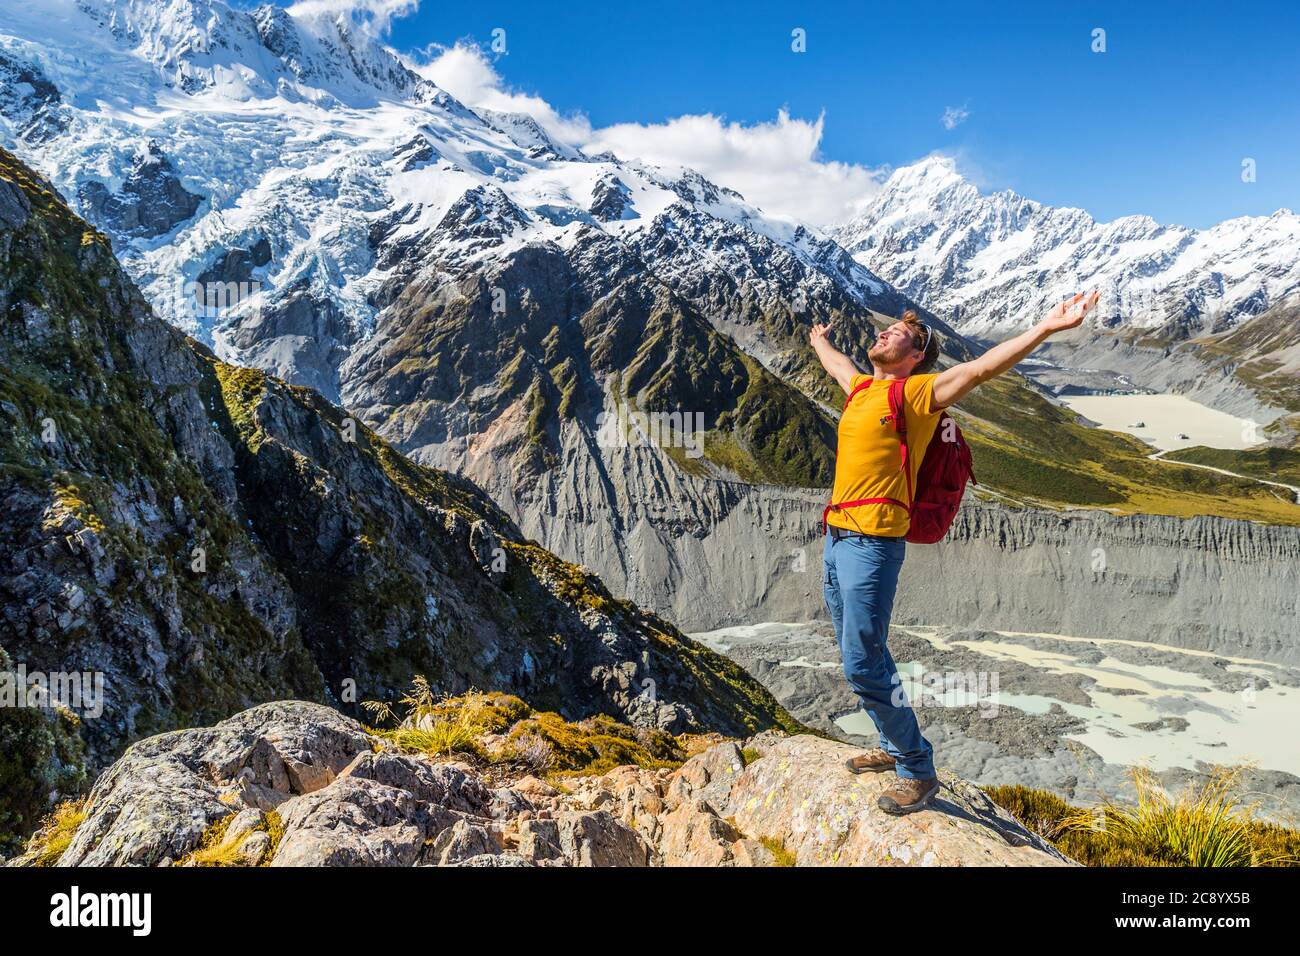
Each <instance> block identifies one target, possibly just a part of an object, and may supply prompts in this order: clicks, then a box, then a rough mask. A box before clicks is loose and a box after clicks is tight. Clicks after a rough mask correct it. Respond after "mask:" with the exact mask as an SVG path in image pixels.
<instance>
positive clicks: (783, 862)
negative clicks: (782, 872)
mask: <svg viewBox="0 0 1300 956" xmlns="http://www.w3.org/2000/svg"><path fill="white" fill-rule="evenodd" d="M758 842H759V843H761V844H763V846H765V847H767V849H768V851H769V852H770V853H771V854H772V856H773V858H774V860H773V863H772V865H773V866H794V865H795V856H794V854H793V853H791V852H790V851H789V850H787V849H786V848H785V841H784V840H782V839H780V838H779V837H770V836H769V837H759V839H758Z"/></svg>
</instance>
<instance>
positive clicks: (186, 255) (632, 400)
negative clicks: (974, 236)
mask: <svg viewBox="0 0 1300 956" xmlns="http://www.w3.org/2000/svg"><path fill="white" fill-rule="evenodd" d="M0 82H2V85H0V142H3V143H4V145H6V146H8V147H10V148H11V149H13V151H14V152H16V153H17V154H19V155H20V156H21V157H23V158H24V159H25V160H27V161H28V162H29V163H30V164H31V165H32V166H34V167H36V168H37V169H39V170H40V171H41V172H42V173H43V174H44V175H46V176H48V177H49V179H50V181H51V182H52V183H53V184H54V186H55V187H56V188H57V189H58V190H59V191H60V192H61V193H62V194H63V195H64V196H66V197H67V198H68V199H69V200H70V202H71V203H72V204H73V205H74V206H75V207H76V208H77V210H78V211H79V212H81V213H82V214H83V215H85V216H86V217H87V218H89V219H90V220H91V221H93V222H94V223H95V224H96V225H97V226H98V227H99V228H101V229H102V230H104V231H105V232H106V233H107V234H108V235H109V236H110V237H111V239H112V242H113V246H114V250H115V252H116V253H117V255H118V257H119V258H120V259H121V261H122V263H123V265H124V266H125V267H126V269H127V271H128V272H129V273H130V274H131V276H132V278H134V279H135V281H136V282H137V284H138V285H139V286H140V287H141V288H142V290H143V291H144V293H145V295H146V296H147V297H148V298H149V299H150V300H151V302H152V303H153V305H154V306H155V308H156V309H157V311H158V312H159V313H160V314H161V315H162V316H163V317H164V318H166V319H168V320H170V321H171V322H173V323H174V324H177V325H179V326H181V327H183V328H185V329H186V330H187V331H190V332H191V333H192V334H194V335H195V336H197V337H199V338H201V339H203V340H205V341H206V342H208V343H209V344H210V345H212V347H213V348H214V350H215V351H216V352H217V354H218V355H219V356H220V357H221V358H223V359H225V360H227V361H230V362H232V363H237V364H243V365H252V366H256V367H258V368H261V369H264V370H267V371H269V372H272V373H273V374H275V375H277V376H280V377H282V378H284V379H286V380H288V381H290V382H292V383H295V384H304V385H309V386H312V387H314V388H316V389H318V390H319V391H321V392H322V393H323V394H324V395H326V396H327V397H329V398H331V399H333V400H335V401H339V402H341V403H342V404H344V405H346V406H347V407H348V408H349V409H351V410H352V411H353V412H354V413H355V414H357V415H359V416H361V417H362V418H363V419H364V420H365V421H366V422H367V423H369V424H370V425H372V426H373V427H375V428H376V429H378V430H379V431H380V432H381V433H382V434H383V435H384V436H385V437H387V438H389V439H390V440H391V441H393V442H394V443H395V444H396V445H397V446H398V447H399V448H400V449H401V450H402V451H404V452H406V453H407V454H408V455H410V456H411V457H413V458H415V459H417V460H418V461H420V462H422V463H425V464H432V465H437V466H440V467H444V468H449V469H452V470H456V471H460V472H462V473H464V474H467V475H469V476H470V477H471V478H473V479H474V480H475V481H477V482H478V483H479V484H480V485H481V486H482V487H483V488H484V489H485V490H486V491H487V492H488V493H489V494H490V495H491V496H492V497H493V498H494V499H495V500H497V501H498V502H499V503H500V504H501V505H502V506H503V507H504V508H505V509H506V510H507V511H508V512H509V513H510V514H511V515H512V516H514V517H515V518H516V519H517V520H518V521H519V523H520V525H521V527H522V528H523V530H524V531H525V533H526V534H528V535H530V536H533V537H535V538H536V539H537V540H538V541H540V542H545V543H549V544H551V545H552V546H553V547H554V549H555V550H557V551H559V552H561V553H563V554H564V556H566V557H568V558H570V559H572V560H575V561H579V562H582V563H585V564H588V565H590V566H591V567H593V568H595V569H596V570H598V571H599V572H600V573H601V575H602V576H603V577H604V578H605V579H606V580H608V581H609V582H610V583H611V585H612V586H613V587H614V588H615V589H616V590H618V591H621V592H622V593H624V594H627V595H629V596H638V597H640V598H642V599H644V601H645V602H646V603H647V604H650V605H652V606H653V607H655V608H656V609H672V610H673V611H674V613H675V614H676V615H678V616H681V617H683V618H684V619H688V620H690V621H692V622H694V623H698V624H705V625H709V624H712V623H715V622H716V621H719V620H723V619H726V618H728V617H729V616H732V615H734V614H736V613H738V612H739V610H740V609H741V608H754V607H759V606H760V605H761V604H762V603H763V602H764V601H776V602H777V603H776V604H775V605H774V608H773V611H772V614H773V615H775V616H780V615H781V614H783V613H786V612H785V611H784V610H781V608H785V607H788V606H789V605H788V604H782V603H781V602H783V601H790V600H795V599H794V598H791V597H790V596H789V595H792V594H795V593H796V592H797V594H798V595H799V597H798V600H800V601H802V600H804V595H805V594H810V593H812V592H811V591H808V589H807V588H805V587H804V585H803V583H802V581H801V580H797V579H790V578H789V575H788V574H786V573H785V569H784V564H788V562H784V558H785V557H786V556H788V553H789V549H790V548H791V547H794V546H795V545H801V544H803V543H805V539H806V537H807V536H808V535H809V534H810V533H813V532H811V531H810V529H811V528H812V526H813V522H812V520H811V517H809V516H812V515H814V513H820V512H819V511H818V510H817V508H816V507H815V503H816V499H819V498H820V496H821V495H820V492H816V493H807V494H808V500H807V501H804V500H803V499H799V501H798V503H797V507H796V506H794V505H792V504H791V499H790V494H791V492H787V491H786V490H782V489H775V490H774V489H771V488H769V487H763V486H769V485H784V486H799V487H809V486H812V487H819V486H823V485H825V484H828V483H829V480H830V469H831V467H832V465H833V455H834V450H833V445H834V425H833V419H832V417H831V416H830V415H829V414H828V413H827V412H826V408H827V407H828V406H829V404H830V403H831V402H832V401H833V398H834V396H833V395H832V394H831V388H832V385H831V384H830V383H829V380H828V379H827V378H826V376H824V375H823V374H821V370H820V368H818V367H816V363H815V360H813V358H812V356H811V353H810V350H809V349H808V345H807V342H808V326H809V323H810V322H812V321H827V320H830V319H834V320H836V336H837V341H839V343H840V344H841V345H842V346H843V347H845V348H848V349H850V350H852V351H854V352H855V353H857V354H861V353H862V352H865V348H866V346H867V344H868V343H869V341H870V339H871V336H872V335H873V322H874V321H876V317H875V316H874V315H873V313H884V314H886V315H891V314H892V315H896V314H898V313H899V312H900V311H901V310H902V309H903V308H906V307H909V306H911V305H912V304H913V303H912V302H911V301H910V300H908V299H906V298H905V297H903V296H900V295H899V294H898V293H897V292H896V291H895V290H894V289H892V288H891V287H890V286H888V285H887V284H886V283H884V282H882V281H881V280H879V279H878V278H877V277H876V276H874V275H872V274H871V272H870V271H869V270H867V269H866V268H864V267H863V266H861V265H860V264H858V263H856V262H854V261H853V259H852V258H851V257H850V256H849V255H848V254H847V253H846V252H845V251H844V249H843V248H841V247H840V246H839V245H838V244H837V243H835V242H834V241H832V240H830V239H828V238H827V237H825V236H822V235H816V234H814V233H811V232H809V231H808V230H806V229H804V228H801V227H798V226H794V225H790V224H788V223H786V222H784V221H781V220H778V219H775V218H773V217H769V216H767V215H765V214H764V213H763V212H762V211H761V210H759V209H757V208H755V207H754V206H752V205H751V204H749V203H747V202H746V201H745V200H744V199H743V197H741V196H740V195H738V194H737V193H735V192H733V191H731V190H728V189H725V188H721V187H719V186H717V185H715V184H713V183H711V182H709V181H708V180H706V179H705V178H703V177H702V176H700V175H699V174H698V173H696V172H694V171H692V170H689V169H683V168H676V169H670V168H663V167H658V166H651V165H648V164H645V163H642V162H638V161H636V159H635V158H632V157H624V158H619V157H615V156H613V155H609V154H602V155H598V156H588V155H584V154H583V153H582V152H580V151H579V150H577V149H575V148H573V147H572V146H571V145H568V144H564V143H559V142H555V141H554V140H553V139H552V138H551V137H550V136H548V135H547V133H546V131H545V130H544V129H543V128H542V127H541V126H540V125H539V124H538V123H537V122H536V121H535V120H534V119H533V118H531V117H529V116H524V115H516V114H503V113H495V112H490V111H486V110H484V111H482V112H475V111H473V110H470V109H468V108H466V107H465V106H464V105H463V104H461V103H460V102H458V101H457V100H456V99H454V98H453V97H451V96H449V95H448V94H447V93H446V92H445V91H443V90H440V89H439V88H438V87H436V86H435V85H434V84H432V83H430V82H429V81H428V80H426V79H423V78H421V77H420V76H419V75H417V74H416V73H415V72H413V71H412V70H410V69H408V67H407V66H406V65H405V64H404V63H403V61H402V59H401V58H400V57H399V56H398V55H397V54H395V53H394V52H392V51H391V50H389V49H387V48H386V47H384V45H383V44H382V43H380V42H378V41H376V40H375V39H374V37H373V36H371V35H370V34H369V33H368V32H367V31H365V30H363V29H360V28H358V27H357V26H356V25H355V24H354V23H353V22H352V21H351V20H350V19H349V18H348V17H346V16H337V15H313V16H307V15H305V14H301V13H293V14H291V13H288V12H286V11H284V10H280V9H278V8H275V7H270V6H264V7H260V8H257V9H253V10H244V9H238V8H234V7H231V6H229V5H227V4H225V3H222V2H220V0H39V2H38V0H0ZM948 346H949V347H950V348H953V349H955V350H956V351H957V352H958V353H960V352H962V351H963V350H964V349H966V347H967V346H966V343H964V342H963V341H962V340H961V339H960V338H956V337H954V338H951V339H949V341H948ZM629 413H635V414H646V413H653V414H658V415H665V416H671V415H673V414H677V415H678V418H677V419H676V422H677V426H676V427H677V432H676V433H673V434H668V435H664V434H663V433H660V432H656V433H655V435H656V437H654V438H651V439H648V438H647V436H646V435H645V434H641V435H640V436H638V435H635V434H634V435H632V440H631V441H613V442H612V443H611V441H610V440H609V439H610V436H611V435H613V434H616V433H617V432H618V431H619V428H621V426H619V427H616V428H614V429H610V428H608V427H607V426H608V416H610V415H612V414H617V415H619V416H623V417H626V416H627V415H628V414H629ZM602 416H605V417H604V418H603V417H602ZM683 416H686V417H683ZM602 422H603V423H604V424H602ZM684 422H690V423H691V425H692V426H693V428H694V431H693V432H692V433H691V434H683V432H684V429H683V428H682V427H681V426H682V424H683V423H684ZM671 427H672V426H671V425H670V428H671ZM706 436H707V440H706ZM623 437H624V438H626V437H627V436H626V435H624V436H623ZM665 439H666V440H665ZM732 514H746V515H748V517H746V518H744V519H742V520H739V521H736V522H732V523H731V524H728V523H727V519H728V516H729V515H732ZM805 518H807V519H808V520H805ZM719 568H726V569H727V574H728V576H729V578H728V580H729V582H731V583H728V584H727V585H723V586H720V585H719V584H718V583H717V581H716V578H715V577H714V575H715V574H716V573H717V569H719Z"/></svg>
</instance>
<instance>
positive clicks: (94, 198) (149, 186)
mask: <svg viewBox="0 0 1300 956" xmlns="http://www.w3.org/2000/svg"><path fill="white" fill-rule="evenodd" d="M203 198H204V197H202V196H199V195H197V194H195V193H192V192H190V191H189V190H187V189H186V188H185V187H184V186H183V185H182V184H181V180H180V176H179V175H178V174H177V172H176V167H175V166H174V165H172V161H171V160H170V159H168V158H167V155H166V154H165V153H164V152H163V151H162V147H161V146H159V145H158V143H156V142H154V141H153V140H150V141H149V142H148V143H147V144H146V145H145V148H144V149H143V150H141V152H140V153H139V155H137V156H136V157H135V161H134V163H133V165H132V167H131V170H130V172H129V173H127V175H126V177H125V179H124V180H123V182H122V186H121V188H120V189H118V190H116V191H113V190H110V189H109V187H108V186H105V185H104V184H103V183H101V182H99V181H98V180H93V179H92V180H87V181H86V182H84V183H83V184H82V185H81V187H80V188H79V189H78V192H77V200H78V202H79V204H80V206H81V212H82V213H83V214H84V215H85V217H86V218H87V219H89V220H91V221H92V222H94V223H95V224H96V225H99V226H101V227H103V228H104V229H107V230H112V231H113V232H115V233H117V234H119V235H122V236H130V237H131V238H142V239H152V238H155V237H157V236H163V235H166V234H167V233H169V232H171V231H172V230H173V229H174V228H176V226H177V225H179V224H180V223H182V222H185V221H186V220H187V219H189V218H190V217H191V216H193V215H194V213H195V212H196V211H197V210H198V208H199V206H200V204H202V202H203Z"/></svg>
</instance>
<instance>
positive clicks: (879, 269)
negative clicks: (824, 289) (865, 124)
mask: <svg viewBox="0 0 1300 956" xmlns="http://www.w3.org/2000/svg"><path fill="white" fill-rule="evenodd" d="M834 236H835V238H836V239H837V241H839V243H840V244H841V245H843V246H844V248H846V249H847V250H848V251H849V252H850V253H851V254H852V255H853V257H854V258H855V259H856V260H857V261H858V262H860V263H861V264H863V265H864V266H866V267H867V268H869V269H871V270H872V271H873V272H875V273H877V274H878V275H880V276H882V277H884V278H885V279H886V280H888V281H889V282H891V283H893V284H894V285H895V286H896V287H897V288H898V289H899V290H901V291H902V292H904V293H905V294H907V295H909V296H911V297H913V298H915V299H917V300H918V301H921V302H925V303H926V304H927V305H928V306H929V307H930V308H932V309H933V310H935V311H936V312H938V313H940V314H941V315H944V316H946V317H947V318H948V320H949V321H950V322H951V323H952V324H953V325H954V326H955V327H956V328H958V329H959V330H961V331H962V332H963V333H965V334H967V335H971V336H975V337H979V338H1003V337H1006V336H1007V335H1010V334H1014V333H1015V332H1017V331H1020V330H1022V329H1024V328H1026V327H1027V326H1028V325H1029V324H1030V323H1032V322H1033V321H1034V320H1035V319H1036V317H1037V316H1039V315H1041V314H1042V313H1043V312H1045V311H1046V310H1047V309H1048V308H1049V307H1050V306H1051V305H1052V304H1054V303H1055V302H1057V301H1059V300H1060V299H1061V298H1062V297H1063V296H1065V295H1067V294H1069V293H1070V292H1073V291H1076V290H1078V289H1085V288H1094V287H1095V288H1099V289H1100V290H1101V291H1102V298H1101V302H1100V304H1099V306H1098V309H1097V312H1096V314H1095V316H1094V318H1093V319H1092V320H1091V323H1092V324H1093V325H1095V327H1097V328H1100V329H1117V330H1119V329H1122V330H1136V331H1140V332H1142V333H1144V334H1146V335H1148V336H1159V337H1161V338H1163V339H1164V340H1166V341H1181V340H1183V339H1187V338H1190V337H1194V336H1196V335H1203V334H1210V333H1217V332H1222V331H1224V330H1227V329H1230V328H1233V327H1235V326H1237V325H1239V324H1240V323H1241V322H1244V321H1246V320H1248V319H1250V318H1251V317H1252V316H1255V315H1259V314H1260V313H1262V312H1264V311H1265V310H1266V309H1268V308H1269V307H1270V306H1272V305H1275V304H1277V303H1279V302H1282V301H1285V300H1287V299H1288V298H1293V297H1295V296H1296V295H1297V294H1300V216H1298V215H1296V214H1295V213H1294V212H1292V211H1291V210H1289V209H1280V210H1278V211H1277V212H1275V213H1274V214H1273V215H1271V216H1261V217H1242V218H1239V219H1231V220H1228V221H1226V222H1222V223H1219V224H1218V225H1216V226H1214V227H1212V228H1210V229H1204V230H1195V229H1189V228H1186V227H1184V226H1177V225H1162V224H1160V223H1157V222H1155V221H1154V220H1153V219H1151V218H1150V217H1149V216H1125V217H1123V218H1120V219H1116V220H1115V221H1113V222H1107V223H1100V222H1097V221H1095V220H1094V219H1093V218H1092V217H1091V216H1089V215H1088V214H1087V213H1086V212H1085V211H1084V210H1082V209H1066V208H1056V207H1052V206H1047V205H1044V204H1043V203H1039V202H1035V201H1033V200H1031V199H1026V198H1025V197H1023V196H1020V195H1017V194H1016V193H1014V192H1012V191H1010V190H1002V191H1000V192H996V193H992V194H989V195H984V194H981V193H980V191H979V190H978V189H977V188H976V187H975V186H974V185H972V184H971V183H970V182H968V181H967V180H965V179H964V178H963V177H962V176H961V175H960V174H959V173H958V172H957V169H956V164H955V163H954V161H953V160H952V159H951V158H948V157H944V156H933V157H930V158H928V159H926V160H923V161H922V162H920V163H916V164H913V165H911V166H905V167H902V168H900V169H898V170H896V171H895V172H894V173H893V175H892V176H891V177H890V178H889V180H887V181H886V183H885V184H884V186H883V188H882V189H881V191H880V193H879V194H878V195H877V196H875V197H873V199H872V201H871V203H870V204H869V205H868V207H867V208H866V209H865V210H863V212H862V213H861V214H859V215H858V216H857V217H856V218H855V219H854V220H853V221H852V222H849V223H846V224H844V225H843V226H841V227H840V228H838V229H836V230H835V231H834Z"/></svg>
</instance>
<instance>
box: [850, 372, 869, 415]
mask: <svg viewBox="0 0 1300 956" xmlns="http://www.w3.org/2000/svg"><path fill="white" fill-rule="evenodd" d="M870 387H871V376H870V375H868V376H867V377H866V378H864V379H863V380H862V381H860V382H859V383H858V384H857V385H855V386H853V390H852V391H851V392H849V397H848V398H846V399H844V411H846V412H847V411H848V410H849V402H851V401H853V396H854V395H856V394H858V392H860V391H862V390H863V389H864V388H870Z"/></svg>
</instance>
